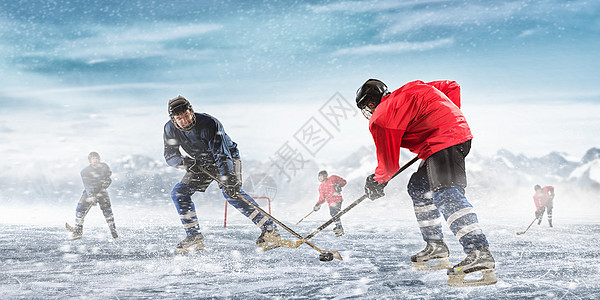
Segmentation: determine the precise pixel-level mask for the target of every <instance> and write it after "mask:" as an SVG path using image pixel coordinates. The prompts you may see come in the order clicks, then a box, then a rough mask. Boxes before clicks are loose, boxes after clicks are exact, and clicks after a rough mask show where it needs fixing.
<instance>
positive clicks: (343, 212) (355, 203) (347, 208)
mask: <svg viewBox="0 0 600 300" xmlns="http://www.w3.org/2000/svg"><path fill="white" fill-rule="evenodd" d="M417 160H419V157H417V156H415V157H414V158H413V159H411V160H410V161H408V162H407V163H406V164H404V165H403V166H402V167H401V168H400V169H399V170H398V171H397V172H396V173H395V174H394V175H392V177H391V178H390V180H392V179H393V178H394V177H396V176H398V174H400V173H402V172H403V171H404V170H406V169H408V167H410V166H411V165H412V164H414V163H415V162H416V161H417ZM388 181H389V180H388ZM367 198H368V196H367V194H364V195H362V196H361V197H360V198H358V199H356V200H354V202H352V203H351V204H350V205H348V206H347V207H346V208H344V209H343V210H342V211H340V212H338V213H337V214H335V216H333V217H331V219H329V220H328V221H327V222H325V223H323V225H321V226H319V227H318V228H317V229H315V230H314V231H313V232H311V233H310V234H309V235H307V236H305V237H304V239H303V240H304V241H306V240H309V239H311V238H312V237H314V236H315V235H316V234H317V233H319V232H321V231H322V230H323V229H325V228H326V227H327V226H329V225H331V223H333V222H335V220H337V219H339V218H340V217H341V216H343V215H344V214H345V213H347V212H348V211H350V210H351V209H352V208H354V207H355V206H357V205H358V204H359V203H361V202H362V201H363V200H365V199H367Z"/></svg>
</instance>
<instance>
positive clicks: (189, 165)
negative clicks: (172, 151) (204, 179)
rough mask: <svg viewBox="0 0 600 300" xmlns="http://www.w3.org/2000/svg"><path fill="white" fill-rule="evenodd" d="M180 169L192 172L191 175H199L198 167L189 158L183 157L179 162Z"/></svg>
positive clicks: (194, 161) (192, 159) (193, 160)
mask: <svg viewBox="0 0 600 300" xmlns="http://www.w3.org/2000/svg"><path fill="white" fill-rule="evenodd" d="M180 166H181V168H183V169H185V170H186V171H188V172H192V173H200V170H199V169H198V167H197V166H196V159H195V158H192V157H189V156H184V157H183V159H182V160H181V165H180Z"/></svg>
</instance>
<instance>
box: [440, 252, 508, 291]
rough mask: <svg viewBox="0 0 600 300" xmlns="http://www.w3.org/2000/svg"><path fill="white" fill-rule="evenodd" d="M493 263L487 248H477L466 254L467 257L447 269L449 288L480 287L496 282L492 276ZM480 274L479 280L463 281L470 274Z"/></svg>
mask: <svg viewBox="0 0 600 300" xmlns="http://www.w3.org/2000/svg"><path fill="white" fill-rule="evenodd" d="M495 265H496V264H495V261H494V258H493V257H492V253H490V250H489V248H488V247H481V248H477V249H475V250H473V251H471V252H469V253H468V254H467V257H466V258H465V259H464V260H463V261H461V262H460V263H458V264H457V265H455V266H454V267H452V268H450V269H448V273H447V274H448V285H449V286H480V285H490V284H495V283H496V282H498V278H496V274H494V268H495ZM474 272H481V278H480V279H476V280H465V276H467V275H468V274H470V273H474Z"/></svg>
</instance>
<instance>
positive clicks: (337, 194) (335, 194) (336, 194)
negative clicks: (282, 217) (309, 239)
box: [296, 192, 340, 225]
mask: <svg viewBox="0 0 600 300" xmlns="http://www.w3.org/2000/svg"><path fill="white" fill-rule="evenodd" d="M339 195H340V194H339V193H337V192H335V193H333V194H332V195H331V196H329V197H327V199H325V200H323V202H321V203H325V202H327V200H329V199H330V198H331V197H333V196H339ZM314 212H315V211H314V210H312V211H311V212H309V213H308V214H307V215H306V216H304V218H302V219H300V221H298V223H296V225H298V224H300V222H302V221H304V219H306V218H308V216H310V215H311V214H312V213H314Z"/></svg>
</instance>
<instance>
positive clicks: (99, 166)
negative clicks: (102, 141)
mask: <svg viewBox="0 0 600 300" xmlns="http://www.w3.org/2000/svg"><path fill="white" fill-rule="evenodd" d="M88 160H89V162H90V165H89V166H87V167H85V168H84V169H83V170H81V180H82V181H83V186H84V188H85V189H84V190H83V195H81V199H80V200H79V203H78V204H77V209H76V210H75V217H76V218H75V227H74V228H70V226H68V224H67V229H70V230H72V231H73V235H72V236H71V239H73V240H77V239H80V238H81V237H82V236H83V220H84V218H85V216H86V215H87V213H88V212H89V211H90V208H92V206H94V205H96V204H99V205H100V209H101V210H102V213H103V214H104V218H105V219H106V223H107V224H108V228H109V229H110V233H111V235H112V237H113V238H115V239H116V238H117V237H118V235H117V229H116V227H115V218H114V216H113V212H112V208H111V204H110V197H109V196H108V192H107V191H106V189H107V188H108V187H109V186H110V184H111V183H112V179H110V176H111V175H112V172H111V171H110V168H109V167H108V165H107V164H106V163H103V162H101V161H100V155H99V154H98V153H97V152H90V154H89V155H88Z"/></svg>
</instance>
